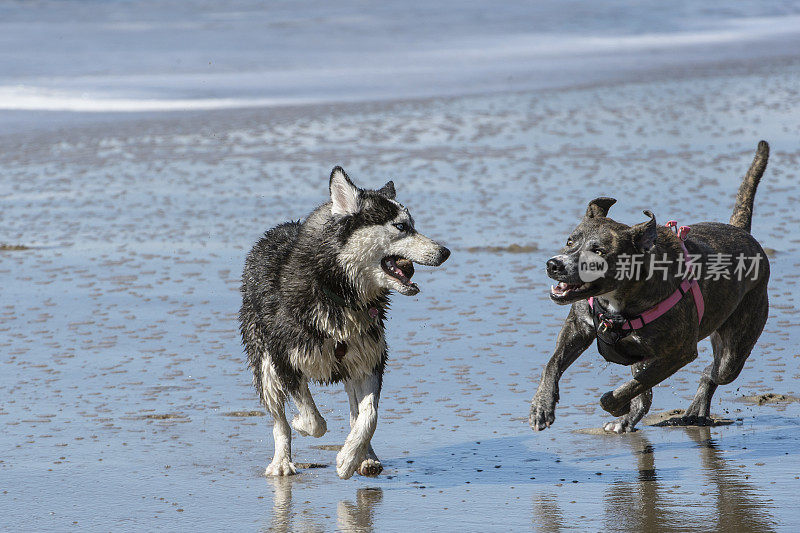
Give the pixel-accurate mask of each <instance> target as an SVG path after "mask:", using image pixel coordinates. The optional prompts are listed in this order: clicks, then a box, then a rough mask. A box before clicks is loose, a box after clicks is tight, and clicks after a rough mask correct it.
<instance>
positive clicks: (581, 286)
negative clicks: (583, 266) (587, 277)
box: [550, 281, 592, 300]
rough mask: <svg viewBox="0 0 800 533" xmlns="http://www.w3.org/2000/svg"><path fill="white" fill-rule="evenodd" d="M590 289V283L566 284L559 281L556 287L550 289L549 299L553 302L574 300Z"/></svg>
mask: <svg viewBox="0 0 800 533" xmlns="http://www.w3.org/2000/svg"><path fill="white" fill-rule="evenodd" d="M591 288H592V284H591V283H566V282H564V281H561V282H559V283H558V285H553V286H552V287H550V298H552V299H553V300H564V299H566V298H574V297H576V296H581V295H582V294H584V293H588V292H589V291H590V290H591Z"/></svg>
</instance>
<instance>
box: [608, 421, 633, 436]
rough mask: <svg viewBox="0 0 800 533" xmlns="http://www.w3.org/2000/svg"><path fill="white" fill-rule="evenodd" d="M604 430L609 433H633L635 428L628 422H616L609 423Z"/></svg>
mask: <svg viewBox="0 0 800 533" xmlns="http://www.w3.org/2000/svg"><path fill="white" fill-rule="evenodd" d="M603 429H604V430H606V431H608V432H609V433H618V434H621V433H630V432H631V431H633V428H631V427H630V425H629V424H628V423H627V422H621V421H619V420H615V421H614V422H608V423H606V424H605V425H604V426H603Z"/></svg>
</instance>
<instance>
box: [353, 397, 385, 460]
mask: <svg viewBox="0 0 800 533" xmlns="http://www.w3.org/2000/svg"><path fill="white" fill-rule="evenodd" d="M345 389H346V390H347V397H348V399H349V401H350V429H351V430H352V429H353V428H354V427H355V425H356V421H357V420H358V402H359V397H358V395H357V394H356V390H355V387H353V386H352V384H346V385H345ZM357 471H358V473H359V474H361V475H362V476H377V475H378V474H380V473H381V472H382V471H383V465H382V464H381V461H380V459H378V456H377V455H376V454H375V450H373V449H372V442H370V443H369V444H367V452H366V454H365V457H364V460H363V461H361V465H360V466H359V467H358V469H357Z"/></svg>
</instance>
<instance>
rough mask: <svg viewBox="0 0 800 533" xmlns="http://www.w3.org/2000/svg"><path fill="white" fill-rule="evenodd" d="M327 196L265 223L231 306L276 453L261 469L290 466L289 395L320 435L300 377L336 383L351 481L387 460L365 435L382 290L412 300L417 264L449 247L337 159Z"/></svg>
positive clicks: (383, 353)
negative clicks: (346, 410)
mask: <svg viewBox="0 0 800 533" xmlns="http://www.w3.org/2000/svg"><path fill="white" fill-rule="evenodd" d="M329 186H330V198H331V199H330V202H328V203H325V204H323V205H321V206H320V207H318V208H317V209H315V210H314V211H313V212H312V213H311V214H310V215H309V216H308V218H306V220H305V221H303V222H299V221H298V222H286V223H284V224H281V225H279V226H277V227H275V228H272V229H271V230H269V231H267V232H266V233H265V234H264V236H263V237H262V238H261V240H259V241H258V242H257V243H256V245H255V246H254V247H253V249H252V250H251V251H250V253H249V254H248V256H247V261H246V263H245V268H244V274H243V276H242V288H241V291H242V300H243V301H242V308H241V311H240V312H239V320H240V322H241V326H240V331H241V334H242V343H243V344H244V347H245V351H246V352H247V362H248V364H249V366H250V368H251V369H252V370H253V383H254V385H255V388H256V390H257V391H258V394H259V396H260V398H261V401H262V402H263V403H264V406H265V407H266V408H267V410H268V411H269V413H270V414H271V415H272V417H273V418H274V419H275V423H274V427H273V430H272V433H273V436H274V438H275V456H274V458H273V459H272V462H271V463H270V464H269V466H268V467H267V470H266V472H265V473H266V475H268V476H287V475H291V474H294V473H295V472H296V469H295V465H294V464H292V460H291V452H292V446H291V441H292V440H291V439H292V436H291V429H290V428H289V424H287V422H286V416H285V413H284V405H285V403H286V400H287V398H288V397H289V396H292V398H293V399H294V401H295V404H296V405H297V409H298V411H299V414H298V415H297V416H296V417H295V418H294V419H293V420H292V427H293V428H294V429H295V430H297V432H298V433H300V434H301V435H306V436H307V435H311V436H314V437H321V436H322V435H324V434H325V432H326V431H327V426H326V424H325V420H324V419H323V418H322V416H321V415H320V413H319V411H318V410H317V406H316V405H315V404H314V399H313V398H312V397H311V393H310V392H309V389H308V381H309V380H313V381H315V382H318V383H323V384H328V383H337V382H340V381H342V382H344V387H345V390H346V391H347V394H348V397H349V400H350V428H351V430H350V434H349V435H348V436H347V439H346V440H345V443H344V446H342V449H341V451H340V452H339V454H338V455H337V457H336V472H337V474H338V475H339V477H341V478H342V479H347V478H349V477H350V476H352V475H353V473H354V472H355V471H356V470H358V472H359V474H361V475H368V476H375V475H378V474H379V473H380V472H381V470H382V469H383V467H382V466H381V463H380V461H379V460H378V457H377V456H376V455H375V452H374V451H373V450H372V445H371V444H370V440H371V439H372V435H373V433H374V432H375V426H376V424H377V419H378V399H379V397H380V392H381V385H382V382H383V371H384V368H385V366H386V357H387V348H386V340H385V337H384V320H385V319H386V310H387V308H388V305H389V291H390V290H391V289H394V290H396V291H397V292H399V293H400V294H403V295H406V296H413V295H415V294H417V293H418V292H419V287H418V286H417V284H416V283H413V282H412V281H411V277H412V276H413V274H414V266H413V263H419V264H422V265H430V266H439V265H441V264H442V263H443V262H444V261H445V260H446V259H447V258H448V257H449V255H450V250H448V249H447V248H445V247H444V246H442V245H440V244H438V243H436V242H434V241H432V240H431V239H429V238H428V237H425V236H424V235H422V234H420V233H418V232H417V231H416V229H415V228H414V219H413V218H411V215H410V214H409V212H408V209H406V208H405V207H403V205H401V204H400V203H398V202H396V201H395V199H394V198H395V189H394V184H393V183H392V182H391V181H390V182H388V183H387V184H386V185H384V186H383V187H382V188H381V189H379V190H362V189H359V188H358V187H356V186H355V185H354V184H353V182H352V181H350V178H348V177H347V174H345V172H344V170H343V169H342V168H341V167H336V168H334V169H333V171H332V172H331V176H330V182H329Z"/></svg>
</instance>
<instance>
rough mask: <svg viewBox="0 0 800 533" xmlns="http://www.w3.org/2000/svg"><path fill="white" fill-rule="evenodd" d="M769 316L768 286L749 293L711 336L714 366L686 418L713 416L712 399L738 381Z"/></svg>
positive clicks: (704, 375)
mask: <svg viewBox="0 0 800 533" xmlns="http://www.w3.org/2000/svg"><path fill="white" fill-rule="evenodd" d="M768 314H769V298H768V296H767V290H766V286H765V287H763V288H756V289H753V290H752V291H750V292H749V293H747V294H746V295H745V296H744V298H742V301H741V302H740V303H739V306H738V307H737V308H736V310H735V311H734V312H733V313H732V314H731V316H729V317H728V319H727V320H726V321H725V322H724V323H723V324H722V325H721V326H720V327H719V328H718V329H717V331H715V332H714V333H712V334H711V346H712V348H713V350H714V362H713V363H711V364H710V365H708V366H707V367H706V368H705V370H703V373H702V375H701V376H700V386H699V387H698V388H697V393H696V394H695V396H694V400H692V403H691V405H689V408H688V409H686V414H685V415H684V417H685V418H687V419H690V420H703V419H707V418H708V417H709V415H710V414H711V398H712V397H713V396H714V391H716V390H717V387H718V386H719V385H727V384H728V383H731V382H732V381H733V380H735V379H736V378H737V377H739V374H740V373H741V371H742V369H743V368H744V363H745V361H747V358H748V357H749V356H750V352H751V351H752V350H753V347H754V346H755V345H756V342H757V341H758V337H759V336H761V332H762V331H763V330H764V324H766V322H767V316H768Z"/></svg>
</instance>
